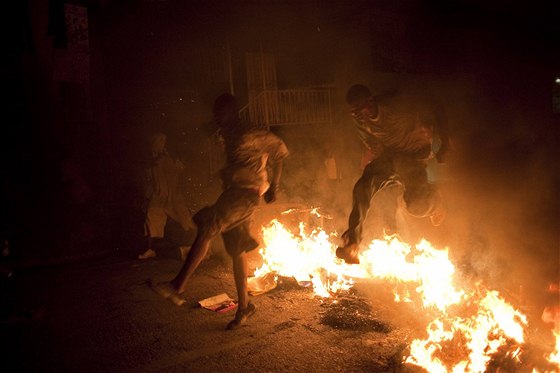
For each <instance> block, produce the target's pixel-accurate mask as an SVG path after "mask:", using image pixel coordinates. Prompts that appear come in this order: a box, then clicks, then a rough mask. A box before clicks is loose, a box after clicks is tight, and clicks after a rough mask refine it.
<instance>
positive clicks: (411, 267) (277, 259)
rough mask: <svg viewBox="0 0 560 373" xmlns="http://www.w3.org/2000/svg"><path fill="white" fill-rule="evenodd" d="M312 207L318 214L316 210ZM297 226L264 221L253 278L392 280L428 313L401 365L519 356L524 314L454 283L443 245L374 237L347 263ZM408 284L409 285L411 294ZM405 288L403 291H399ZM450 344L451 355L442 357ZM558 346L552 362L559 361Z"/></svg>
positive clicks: (324, 290)
mask: <svg viewBox="0 0 560 373" xmlns="http://www.w3.org/2000/svg"><path fill="white" fill-rule="evenodd" d="M310 212H312V213H314V214H317V212H316V210H310ZM305 230H306V229H305V226H304V224H303V223H300V224H299V232H298V234H294V233H292V232H290V231H289V230H287V229H286V228H285V227H284V226H283V225H282V224H281V223H280V222H279V221H278V220H274V221H272V222H271V224H270V225H269V226H267V227H263V230H262V233H263V240H264V244H265V245H264V246H265V247H264V248H262V249H261V250H260V254H261V255H262V259H263V266H262V267H261V268H258V269H257V270H256V271H255V277H256V278H258V277H261V276H266V275H267V274H270V273H271V272H272V273H275V274H277V275H280V276H287V277H294V278H295V279H296V280H297V281H298V282H300V283H302V282H305V283H309V282H310V283H312V284H313V290H314V292H315V294H317V295H318V296H320V297H329V296H331V295H333V294H335V293H337V292H339V291H341V290H348V289H350V288H351V287H352V286H353V284H354V280H355V279H358V278H364V279H365V278H368V279H382V280H386V281H390V282H394V283H395V284H396V286H395V289H396V291H397V294H395V300H396V301H403V300H405V301H414V302H415V304H417V305H418V306H420V307H422V308H424V309H425V310H426V314H429V315H433V321H432V322H430V323H429V325H428V327H427V328H426V334H427V337H426V338H425V339H415V340H413V341H412V342H411V343H410V346H409V349H410V354H409V356H408V357H406V358H405V360H404V362H405V363H410V364H414V365H417V366H420V367H423V368H424V369H426V370H427V371H429V372H484V371H486V370H487V368H488V364H489V362H490V361H491V360H492V357H493V355H494V354H496V353H498V352H500V353H502V354H505V355H506V356H508V357H510V358H511V359H514V360H516V361H518V360H519V355H520V351H521V349H520V344H522V343H524V328H525V327H526V325H527V319H526V317H525V315H523V314H522V313H521V312H519V311H517V310H516V309H515V308H514V307H513V306H511V305H510V304H509V303H508V302H507V301H506V300H504V299H503V298H502V297H500V295H499V293H498V292H497V291H489V290H486V289H484V287H483V286H482V285H480V284H476V286H475V287H474V288H468V287H465V290H460V289H457V288H456V287H455V286H456V282H457V279H456V278H455V277H456V275H455V267H454V265H453V264H452V263H451V261H450V260H449V257H448V249H447V248H446V249H444V250H438V249H435V248H434V247H433V246H432V245H431V244H430V243H429V242H428V241H426V240H421V241H420V242H419V243H418V244H417V245H415V246H411V245H408V244H406V243H405V242H403V241H401V240H400V239H399V237H398V236H396V235H395V236H386V237H385V239H384V240H374V241H372V242H371V244H370V245H369V247H368V248H367V249H366V250H363V251H362V253H361V254H360V264H359V265H347V264H345V263H343V262H342V261H341V260H340V259H337V258H336V255H335V249H336V247H335V245H334V244H332V243H331V242H330V238H331V237H333V236H334V235H329V234H327V233H325V232H324V231H323V230H321V229H314V230H312V231H311V232H310V233H307V232H306V231H305ZM409 287H410V288H411V289H412V288H414V289H415V291H414V292H413V294H412V295H411V294H409ZM403 289H404V291H403ZM449 349H453V356H454V358H453V359H454V360H456V361H449V360H450V358H449V357H446V360H447V361H446V362H444V361H442V357H443V356H447V355H448V354H447V353H446V352H448V351H449ZM558 357H559V353H558V346H557V348H556V350H555V352H553V353H552V354H551V356H550V360H551V361H553V359H558Z"/></svg>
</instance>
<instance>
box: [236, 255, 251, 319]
mask: <svg viewBox="0 0 560 373" xmlns="http://www.w3.org/2000/svg"><path fill="white" fill-rule="evenodd" d="M232 260H233V278H234V279H235V288H236V289H237V300H238V307H239V309H241V310H244V309H246V308H247V305H248V304H249V295H248V291H247V277H248V276H249V270H248V267H247V253H246V252H244V251H243V252H241V253H240V254H238V255H235V256H233V257H232Z"/></svg>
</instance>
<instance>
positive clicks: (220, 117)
mask: <svg viewBox="0 0 560 373" xmlns="http://www.w3.org/2000/svg"><path fill="white" fill-rule="evenodd" d="M238 110H239V109H238V106H237V100H236V99H235V97H233V96H232V95H230V94H229V93H224V94H222V95H220V96H218V98H216V100H215V101H214V110H213V111H214V121H215V122H216V124H217V125H218V126H219V127H220V128H225V127H230V126H232V125H234V124H235V123H237V121H238V120H239V114H238Z"/></svg>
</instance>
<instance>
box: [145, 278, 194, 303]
mask: <svg viewBox="0 0 560 373" xmlns="http://www.w3.org/2000/svg"><path fill="white" fill-rule="evenodd" d="M148 286H150V288H151V289H152V290H153V291H155V292H156V293H157V294H159V295H160V296H161V297H163V298H164V299H167V300H168V301H170V302H171V303H173V304H175V305H176V306H182V305H183V304H185V303H186V300H185V299H183V298H182V297H181V295H180V293H179V292H178V291H177V290H175V288H174V287H173V285H171V283H170V282H158V283H155V282H154V281H152V280H148Z"/></svg>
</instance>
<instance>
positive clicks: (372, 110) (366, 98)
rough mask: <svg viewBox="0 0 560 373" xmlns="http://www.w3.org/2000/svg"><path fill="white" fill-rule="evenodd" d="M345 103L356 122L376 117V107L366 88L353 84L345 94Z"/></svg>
mask: <svg viewBox="0 0 560 373" xmlns="http://www.w3.org/2000/svg"><path fill="white" fill-rule="evenodd" d="M346 103H347V104H348V106H349V107H350V112H351V114H352V117H353V118H354V119H356V120H358V121H361V122H363V121H366V120H368V119H370V118H375V117H376V116H377V106H376V105H375V102H374V100H373V96H372V94H371V91H370V90H369V88H368V87H366V86H365V85H362V84H355V85H353V86H352V87H350V89H348V92H347V93H346Z"/></svg>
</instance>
